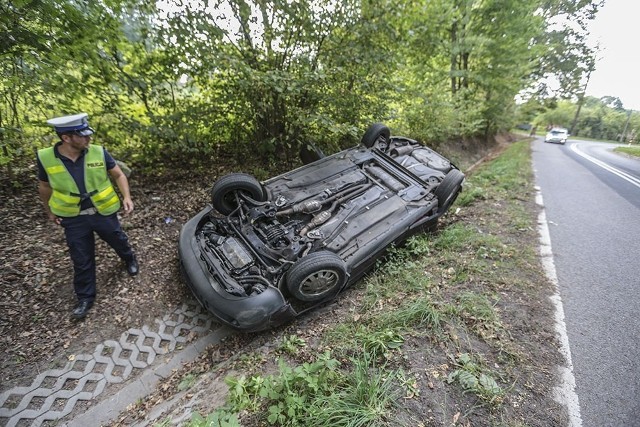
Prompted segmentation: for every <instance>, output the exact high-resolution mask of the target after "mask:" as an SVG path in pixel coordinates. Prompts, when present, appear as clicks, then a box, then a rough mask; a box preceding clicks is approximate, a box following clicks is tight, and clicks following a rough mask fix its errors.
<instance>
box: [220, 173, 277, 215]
mask: <svg viewBox="0 0 640 427" xmlns="http://www.w3.org/2000/svg"><path fill="white" fill-rule="evenodd" d="M238 194H244V195H246V196H249V197H251V198H252V199H254V200H257V201H259V202H263V201H265V200H266V195H265V192H264V189H263V188H262V184H260V182H259V181H258V180H257V179H255V178H254V177H253V176H251V175H248V174H246V173H232V174H229V175H225V176H223V177H222V178H220V179H219V180H217V181H216V183H215V184H213V187H212V188H211V204H212V205H213V207H214V209H215V210H217V211H218V212H220V213H221V214H223V215H229V214H230V213H231V212H233V211H234V210H235V209H236V208H237V207H238V200H237V196H238Z"/></svg>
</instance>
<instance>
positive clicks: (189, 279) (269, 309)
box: [178, 207, 296, 332]
mask: <svg viewBox="0 0 640 427" xmlns="http://www.w3.org/2000/svg"><path fill="white" fill-rule="evenodd" d="M211 210H212V209H211V207H207V208H205V209H204V210H202V211H201V212H200V213H198V214H197V215H196V216H195V217H193V218H191V219H190V220H189V221H188V222H187V223H186V224H184V226H183V227H182V229H181V230H180V239H179V246H178V253H179V258H180V269H181V271H182V274H183V277H184V278H185V281H186V283H187V285H188V287H189V289H190V290H191V292H192V293H193V295H194V296H195V297H196V299H197V300H198V302H199V303H200V304H201V305H202V306H203V307H204V308H205V309H206V310H207V311H209V312H210V313H211V314H213V315H214V316H215V317H216V318H217V319H218V320H219V321H221V322H222V323H224V324H226V325H229V326H231V327H232V328H235V329H238V330H242V331H246V332H254V331H260V330H265V329H270V328H273V327H275V326H278V325H280V324H283V323H285V322H287V321H289V320H291V319H292V318H294V317H295V316H296V312H295V311H294V310H293V308H292V307H291V306H290V305H289V304H288V303H287V301H286V300H285V299H284V297H283V296H282V293H281V292H280V291H279V290H278V289H277V288H275V287H273V286H270V287H268V288H267V289H266V290H265V291H264V292H262V293H260V294H258V295H253V296H249V297H238V296H235V295H231V294H229V293H227V292H226V291H225V289H224V287H223V285H222V282H223V281H224V280H226V279H225V278H226V277H228V276H227V274H226V272H225V270H224V267H223V266H222V264H221V263H220V262H219V261H218V260H217V259H215V257H209V263H210V264H211V270H210V269H209V268H208V264H207V263H205V261H204V260H203V259H202V258H201V249H200V246H199V244H198V241H197V239H196V229H197V227H198V224H200V222H201V221H202V220H203V218H204V217H205V215H207V214H209V212H211Z"/></svg>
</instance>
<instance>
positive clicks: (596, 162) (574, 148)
mask: <svg viewBox="0 0 640 427" xmlns="http://www.w3.org/2000/svg"><path fill="white" fill-rule="evenodd" d="M578 145H579V144H571V150H572V151H573V152H574V153H576V154H577V155H578V156H580V157H582V158H584V159H587V160H589V161H590V162H591V163H593V164H594V165H597V166H600V167H601V168H602V169H604V170H607V171H609V172H611V173H612V174H614V175H618V176H619V177H620V178H622V179H624V180H626V181H629V182H630V183H631V184H633V185H635V186H636V187H638V188H640V179H638V178H636V177H635V176H632V175H629V174H628V173H626V172H623V171H621V170H620V169H616V168H614V167H613V166H611V165H608V164H607V163H605V162H603V161H601V160H598V159H596V158H595V157H592V156H590V155H588V154H587V153H585V152H584V151H582V150H581V149H580V147H578Z"/></svg>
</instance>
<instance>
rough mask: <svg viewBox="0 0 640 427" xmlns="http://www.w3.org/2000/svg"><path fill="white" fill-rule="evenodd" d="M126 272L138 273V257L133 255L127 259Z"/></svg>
mask: <svg viewBox="0 0 640 427" xmlns="http://www.w3.org/2000/svg"><path fill="white" fill-rule="evenodd" d="M127 273H129V276H135V275H136V274H138V259H137V258H136V256H135V255H134V256H133V258H131V260H129V261H127Z"/></svg>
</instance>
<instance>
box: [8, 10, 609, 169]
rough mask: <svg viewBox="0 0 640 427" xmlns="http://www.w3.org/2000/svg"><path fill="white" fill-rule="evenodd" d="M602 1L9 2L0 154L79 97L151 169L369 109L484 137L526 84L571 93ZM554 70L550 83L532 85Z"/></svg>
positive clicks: (33, 144)
mask: <svg viewBox="0 0 640 427" xmlns="http://www.w3.org/2000/svg"><path fill="white" fill-rule="evenodd" d="M600 3H601V2H600V1H596V0H581V1H569V0H482V1H480V0H432V1H429V2H424V1H418V0H363V1H357V0H343V1H337V0H317V1H283V0H164V1H158V2H156V1H155V0H96V1H82V0H10V1H9V3H6V0H2V1H0V94H1V96H2V100H1V102H0V144H1V146H2V150H1V152H0V163H2V164H4V165H5V167H6V168H8V169H7V170H8V171H9V174H11V169H10V167H11V166H15V165H20V164H27V163H29V162H32V161H33V160H32V159H33V151H34V149H36V148H39V147H41V146H45V145H49V144H51V142H52V138H54V137H53V136H52V135H51V134H52V132H51V129H50V128H48V127H47V126H46V125H45V120H46V119H47V118H50V117H53V116H58V115H62V114H71V113H76V112H79V111H85V112H87V113H89V114H90V116H91V123H92V126H93V127H95V128H96V130H97V131H98V133H97V136H96V139H97V141H98V142H100V143H101V144H105V145H107V146H108V147H109V148H110V150H111V151H113V152H114V153H116V154H117V155H118V157H120V158H122V159H123V160H126V161H128V162H132V163H136V164H138V165H139V166H153V168H155V169H162V168H163V167H171V168H191V167H194V166H198V165H201V164H205V162H204V160H209V159H211V158H212V157H215V156H221V155H229V154H233V155H243V156H246V155H253V156H255V157H258V158H261V159H264V161H270V160H272V159H281V160H284V161H288V162H294V161H295V159H296V153H297V152H298V150H299V148H300V147H301V145H302V144H305V143H307V142H310V141H311V142H314V143H316V144H317V145H318V146H320V147H321V148H322V149H323V150H325V151H335V150H337V149H339V148H341V147H344V146H348V145H352V144H353V143H355V142H356V141H357V140H358V138H359V137H360V135H361V133H362V131H363V129H364V128H365V127H366V125H367V124H368V123H370V122H373V121H383V122H386V123H388V124H389V125H391V127H392V128H393V129H394V130H395V131H398V132H399V133H404V134H409V135H412V136H415V137H416V138H419V139H421V140H425V141H430V142H431V143H437V142H438V141H442V140H455V139H463V138H469V137H483V138H486V137H488V136H490V135H492V134H494V133H495V132H497V131H499V130H501V129H508V128H510V127H511V126H512V125H513V124H514V123H515V120H516V117H515V101H514V97H515V96H516V95H517V94H518V93H521V92H522V91H523V90H525V89H530V90H529V92H528V94H529V95H528V96H531V97H533V98H535V97H536V96H543V97H548V96H558V97H560V98H567V97H571V96H577V95H579V90H580V82H581V81H582V79H584V77H585V75H586V74H585V73H588V71H589V70H590V69H591V68H592V64H593V52H592V51H590V50H589V49H588V47H587V46H586V44H585V42H584V23H586V22H588V20H589V19H592V18H593V16H594V14H595V13H596V11H597V9H598V7H599V6H600ZM554 22H555V24H554ZM562 22H566V23H565V24H562ZM569 23H571V24H569ZM550 76H553V77H555V79H556V80H557V81H559V82H560V83H561V89H560V90H559V91H557V93H550V92H549V90H548V88H547V87H545V86H543V85H540V84H537V82H540V81H541V80H540V79H541V78H542V77H550ZM594 126H595V125H594Z"/></svg>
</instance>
